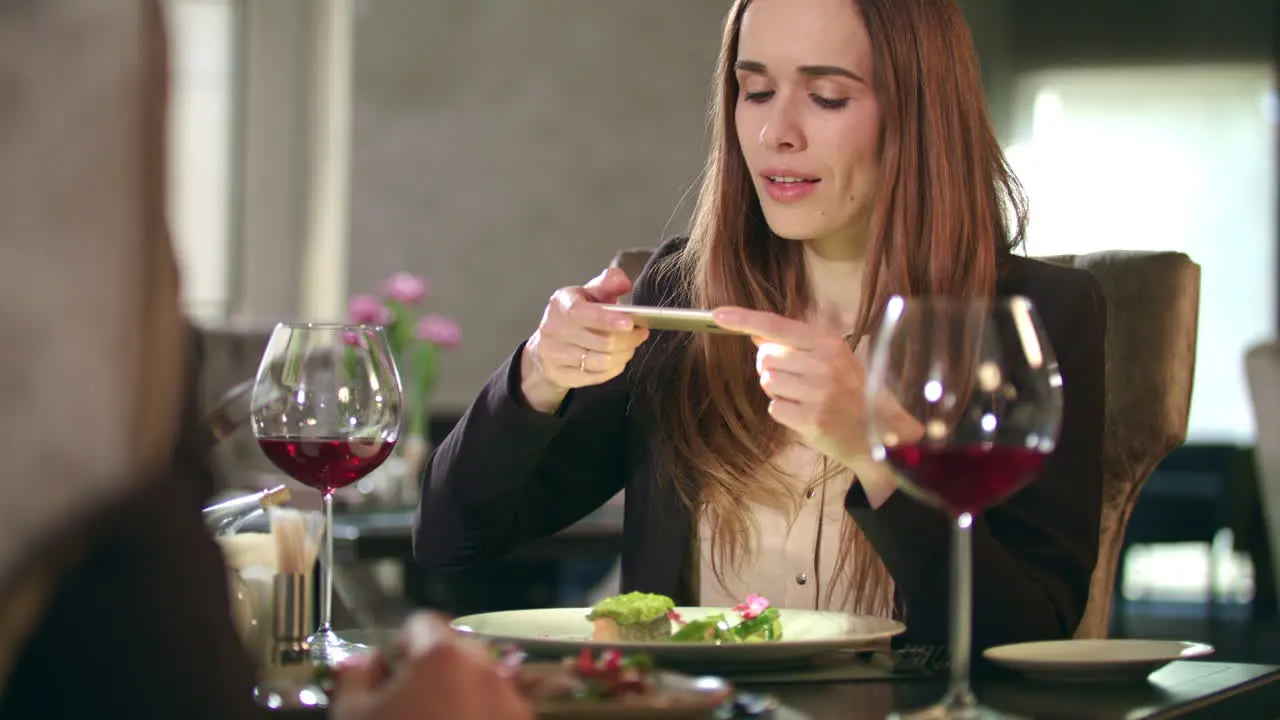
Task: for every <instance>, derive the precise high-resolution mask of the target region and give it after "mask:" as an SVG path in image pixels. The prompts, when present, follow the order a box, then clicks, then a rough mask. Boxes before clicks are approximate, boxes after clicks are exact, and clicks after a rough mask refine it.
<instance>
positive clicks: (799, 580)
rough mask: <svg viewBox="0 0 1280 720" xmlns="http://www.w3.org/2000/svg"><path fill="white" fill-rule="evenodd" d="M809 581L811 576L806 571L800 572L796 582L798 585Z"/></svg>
mask: <svg viewBox="0 0 1280 720" xmlns="http://www.w3.org/2000/svg"><path fill="white" fill-rule="evenodd" d="M807 582H809V576H808V575H805V574H804V573H800V574H799V575H796V584H797V585H803V584H805V583H807Z"/></svg>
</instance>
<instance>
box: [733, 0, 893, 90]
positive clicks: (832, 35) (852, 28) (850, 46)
mask: <svg viewBox="0 0 1280 720" xmlns="http://www.w3.org/2000/svg"><path fill="white" fill-rule="evenodd" d="M737 59H740V60H741V59H746V60H752V61H756V62H760V63H764V64H765V65H768V66H769V67H770V70H771V71H772V72H776V73H787V72H790V71H792V70H793V69H794V68H796V67H798V66H803V65H835V66H841V67H846V68H848V69H850V70H852V71H854V72H856V73H858V74H860V75H863V76H864V77H865V76H866V75H867V74H869V73H870V71H871V40H870V38H869V37H868V35H867V28H866V25H865V24H864V23H863V21H862V13H860V12H859V11H858V9H857V6H856V4H855V3H854V1H853V0H753V1H752V2H751V4H750V5H748V6H747V10H746V12H745V13H744V14H743V17H742V27H741V31H740V34H739V37H738V58H737Z"/></svg>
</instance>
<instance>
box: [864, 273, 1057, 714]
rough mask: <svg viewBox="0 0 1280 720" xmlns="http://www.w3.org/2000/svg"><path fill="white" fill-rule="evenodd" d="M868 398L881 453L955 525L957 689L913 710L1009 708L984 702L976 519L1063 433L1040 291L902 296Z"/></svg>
mask: <svg viewBox="0 0 1280 720" xmlns="http://www.w3.org/2000/svg"><path fill="white" fill-rule="evenodd" d="M866 402H867V421H868V430H869V433H870V438H869V439H870V444H871V450H872V454H873V455H874V456H875V457H876V458H877V459H878V460H881V461H884V462H887V463H888V464H889V465H890V466H891V467H892V468H893V469H894V470H895V471H896V474H897V479H898V482H899V485H900V487H902V488H903V490H904V491H906V492H909V493H910V494H912V495H913V496H915V497H916V498H918V499H921V500H923V501H924V502H926V503H928V504H931V505H933V506H935V507H937V508H939V509H940V510H941V511H942V512H944V513H946V515H947V517H948V518H949V520H950V521H951V525H952V552H951V563H952V567H951V633H950V634H951V639H950V652H951V684H950V689H949V690H948V692H947V694H946V696H945V697H943V698H942V700H941V701H940V702H939V703H938V704H937V705H935V706H932V707H929V708H925V709H923V710H918V711H915V712H913V713H908V714H906V715H903V716H901V717H904V718H917V717H918V718H966V719H972V718H1001V717H1006V716H1005V715H1003V714H1001V713H999V712H997V711H995V710H992V709H990V708H987V707H984V706H981V705H979V704H978V701H977V698H976V697H975V696H974V694H973V691H972V689H971V688H970V685H969V662H970V656H971V652H972V649H971V646H972V638H971V634H970V630H971V624H972V607H973V556H972V548H971V528H972V526H973V522H974V518H975V516H976V515H977V514H979V513H981V512H982V511H983V510H985V509H986V508H989V507H992V506H994V505H996V504H998V503H1000V502H1002V501H1004V500H1005V499H1007V498H1008V497H1010V496H1011V495H1013V494H1014V493H1015V492H1017V491H1018V490H1020V489H1022V488H1023V487H1024V486H1026V485H1027V484H1028V483H1030V482H1031V481H1032V480H1033V479H1034V478H1035V476H1036V473H1037V472H1038V471H1039V470H1040V467H1041V466H1042V465H1043V464H1044V461H1045V459H1046V458H1047V457H1048V456H1049V454H1050V453H1052V452H1053V449H1054V445H1055V443H1056V442H1057V438H1058V430H1059V426H1060V425H1061V421H1062V377H1061V375H1060V374H1059V371H1058V363H1057V361H1056V360H1055V359H1054V355H1053V350H1052V348H1051V347H1050V346H1049V341H1048V337H1047V336H1046V334H1045V332H1044V329H1043V327H1042V325H1041V322H1040V319H1039V317H1038V316H1037V314H1036V311H1035V308H1034V307H1033V306H1032V304H1031V301H1030V300H1028V299H1026V298H1023V297H1009V298H999V299H989V300H988V299H977V300H966V299H959V298H942V297H934V298H911V299H907V298H903V297H900V296H894V297H893V298H891V299H890V300H889V303H888V304H887V306H886V308H885V314H884V319H883V321H882V324H881V327H880V329H879V332H878V333H877V335H876V338H875V341H874V345H873V349H872V353H871V363H870V367H869V369H868V372H867V384H866ZM892 717H897V716H892Z"/></svg>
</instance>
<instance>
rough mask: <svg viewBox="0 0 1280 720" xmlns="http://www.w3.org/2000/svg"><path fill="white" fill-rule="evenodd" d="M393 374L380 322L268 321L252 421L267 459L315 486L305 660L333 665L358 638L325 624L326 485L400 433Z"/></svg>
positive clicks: (329, 523) (361, 471) (358, 470)
mask: <svg viewBox="0 0 1280 720" xmlns="http://www.w3.org/2000/svg"><path fill="white" fill-rule="evenodd" d="M401 406H402V398H401V389H400V376H399V373H398V371H397V370H396V365H395V360H394V359H393V358H392V355H391V351H390V348H389V346H388V345H387V338H386V334H385V333H384V332H383V329H382V328H381V327H377V326H369V325H341V324H322V323H305V324H288V323H281V324H278V325H276V327H275V330H274V331H273V332H272V333H271V340H270V342H269V343H268V344H267V349H266V352H264V353H263V356H262V362H261V364H260V365H259V367H258V375H257V378H256V379H255V382H254V388H253V403H252V407H253V411H252V415H251V418H252V425H253V434H254V437H256V438H257V440H258V445H259V447H261V448H262V452H263V454H264V455H266V456H267V459H269V460H270V461H271V462H272V463H273V464H274V465H275V466H276V467H278V468H280V469H281V470H283V471H284V472H285V473H286V474H288V475H289V476H290V477H292V478H293V479H295V480H297V481H298V482H300V483H302V484H303V485H306V486H308V487H313V488H315V489H317V490H319V491H320V495H321V498H322V502H323V504H324V531H325V541H324V554H323V557H322V559H321V563H320V570H321V581H320V586H321V596H320V624H319V627H318V628H317V629H316V631H315V633H314V634H312V635H311V636H310V637H309V638H307V642H308V644H309V646H310V650H309V652H310V656H311V659H312V660H313V661H315V662H318V663H325V664H330V665H332V664H336V663H338V662H340V661H341V660H342V659H343V658H345V657H346V656H348V655H349V654H351V652H352V651H353V650H355V649H357V648H358V647H359V646H358V645H355V644H353V643H348V642H346V641H344V640H342V639H341V638H340V637H338V636H337V635H336V634H335V633H334V632H333V624H332V623H333V493H334V492H335V491H337V490H340V489H341V488H344V487H346V486H347V485H350V484H351V483H354V482H356V481H357V480H359V479H360V478H362V477H364V476H365V475H367V474H369V472H370V471H372V470H374V469H375V468H377V467H378V466H379V465H381V464H382V463H383V461H385V460H386V459H387V457H388V456H389V455H391V451H392V450H393V449H394V448H395V445H396V440H397V439H398V438H399V435H400V421H401Z"/></svg>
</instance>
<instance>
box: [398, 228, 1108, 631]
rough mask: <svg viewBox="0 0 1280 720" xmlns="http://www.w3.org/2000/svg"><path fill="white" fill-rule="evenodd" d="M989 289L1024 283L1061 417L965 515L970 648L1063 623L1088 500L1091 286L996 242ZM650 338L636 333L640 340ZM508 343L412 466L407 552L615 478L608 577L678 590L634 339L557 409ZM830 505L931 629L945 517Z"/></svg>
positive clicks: (429, 548) (945, 541) (513, 527)
mask: <svg viewBox="0 0 1280 720" xmlns="http://www.w3.org/2000/svg"><path fill="white" fill-rule="evenodd" d="M683 247H684V241H683V240H679V239H677V240H672V241H668V242H667V243H664V244H663V245H662V247H660V248H659V249H658V251H657V252H656V253H655V256H654V259H653V260H651V261H650V263H649V265H648V267H646V269H645V271H644V272H642V273H641V275H640V277H639V279H638V280H637V282H636V287H635V291H634V298H635V300H634V301H635V303H636V304H651V305H663V304H673V303H676V302H678V299H677V298H676V296H677V293H676V292H674V291H673V289H672V288H671V287H663V286H660V283H659V280H658V279H657V278H656V276H655V274H654V273H653V272H652V268H653V264H654V262H655V261H656V260H657V259H659V258H661V257H663V256H665V255H669V254H671V253H676V252H680V251H681V250H682V248H683ZM997 292H998V294H1000V295H1023V296H1026V297H1029V298H1030V299H1031V300H1032V302H1034V303H1035V305H1036V307H1037V309H1038V310H1039V313H1040V316H1041V320H1042V322H1043V323H1044V325H1045V327H1046V330H1047V332H1048V334H1049V338H1050V342H1051V343H1052V347H1053V348H1054V349H1055V351H1056V354H1057V356H1058V362H1059V365H1060V368H1061V372H1062V376H1063V385H1064V388H1063V389H1064V396H1065V397H1064V418H1063V423H1062V432H1061V435H1060V438H1059V442H1058V446H1057V450H1056V452H1055V453H1054V454H1053V456H1052V457H1051V458H1050V459H1049V461H1048V462H1047V463H1046V465H1045V468H1044V470H1043V472H1042V474H1041V477H1040V478H1039V479H1038V480H1037V481H1036V482H1034V483H1032V484H1031V485H1029V486H1028V487H1027V488H1025V489H1024V490H1022V491H1021V492H1019V493H1018V494H1017V495H1015V496H1013V497H1012V498H1010V499H1009V500H1007V501H1006V502H1004V503H1003V504H1001V505H999V506H997V507H995V508H993V509H991V510H989V511H988V512H987V513H985V514H984V516H983V517H981V518H980V519H979V520H978V521H977V522H976V524H975V525H974V534H973V550H974V588H975V596H974V603H973V609H974V612H973V642H974V647H975V650H980V649H982V648H985V647H990V646H993V645H998V644H1003V643H1009V642H1021V641H1030V640H1044V639H1057V638H1068V637H1071V635H1072V634H1073V633H1074V632H1075V629H1076V626H1077V625H1078V624H1079V622H1080V618H1081V616H1082V615H1083V613H1084V607H1085V602H1086V600H1087V598H1088V595H1089V581H1090V576H1091V575H1092V573H1093V567H1094V564H1095V562H1096V560H1097V554H1098V528H1099V523H1100V516H1101V506H1102V428H1103V402H1104V395H1105V393H1104V379H1103V369H1104V368H1103V362H1104V358H1103V350H1104V343H1105V334H1106V306H1105V304H1104V302H1103V297H1102V292H1101V289H1100V287H1099V286H1098V284H1097V281H1096V280H1095V279H1094V278H1093V277H1092V276H1091V275H1090V274H1089V273H1087V272H1085V271H1082V270H1076V269H1072V268H1066V267H1059V266H1056V265H1050V264H1047V263H1043V262H1039V261H1036V260H1031V259H1027V258H1023V257H1017V256H1012V257H1009V258H1007V259H1006V260H1004V261H1002V267H1001V272H1000V278H999V280H998V283H997ZM663 334H664V333H654V335H655V336H658V335H663ZM655 342H656V339H655V338H654V337H651V338H650V340H648V341H647V342H646V345H651V344H653V343H655ZM656 347H657V348H661V347H662V345H658V346H656ZM522 349H523V346H521V347H520V348H517V349H516V351H515V352H514V353H513V354H512V355H511V356H510V357H509V358H508V359H507V361H506V362H505V363H504V364H503V365H502V367H500V368H499V369H498V370H497V372H496V373H494V375H493V376H492V378H491V379H490V380H489V382H488V383H487V384H486V385H485V386H484V388H483V389H482V390H481V391H480V394H479V396H478V397H477V398H476V400H475V402H474V403H473V404H472V406H471V407H470V408H469V409H468V410H467V412H466V414H465V415H464V416H463V417H462V420H461V421H460V422H459V423H458V425H457V426H456V427H455V428H454V429H453V431H452V432H451V433H450V434H449V436H448V437H447V438H446V439H445V440H444V442H443V443H441V444H440V446H439V447H438V448H437V450H436V452H435V454H434V456H433V458H432V459H431V461H430V463H429V464H428V466H427V468H426V470H425V478H424V484H423V493H422V499H421V501H420V504H419V507H418V512H417V517H416V519H415V527H414V555H415V557H416V559H417V561H418V563H419V564H421V565H422V566H423V567H424V568H426V569H427V570H429V571H458V570H465V569H468V568H471V567H476V566H478V565H479V564H480V563H482V562H485V561H488V560H492V559H496V558H497V557H500V556H501V555H504V554H506V553H507V552H509V551H510V550H511V549H512V548H513V547H516V546H518V545H520V544H521V543H524V542H527V541H529V540H532V539H535V538H540V537H544V536H547V535H550V534H552V533H555V532H558V531H559V530H561V529H563V528H565V527H567V526H569V525H571V524H572V523H574V522H576V521H578V520H579V519H581V518H582V517H584V516H585V515H587V514H588V513H590V512H591V511H593V510H595V509H596V508H598V507H599V506H600V505H602V504H603V503H604V502H605V501H607V500H608V499H609V498H611V497H613V495H615V494H616V493H617V492H618V491H619V490H623V489H625V490H626V493H627V494H626V508H625V515H624V517H625V521H624V522H625V524H624V529H623V552H622V589H623V591H630V590H643V591H647V592H655V593H662V594H665V595H668V596H671V597H672V598H674V599H675V601H676V603H677V604H693V603H694V602H695V601H696V597H697V593H696V588H694V587H691V584H692V583H691V582H690V580H689V576H690V573H689V568H690V564H691V563H696V559H695V558H692V557H691V555H692V531H693V527H694V522H693V519H692V518H691V517H689V514H688V513H687V512H686V511H684V510H683V509H682V507H681V505H680V503H679V502H678V501H677V500H676V499H675V498H674V497H672V496H671V493H670V492H669V491H664V490H662V489H660V488H659V485H658V483H657V482H656V477H655V473H654V470H653V467H652V465H651V458H650V456H649V453H648V452H647V443H648V441H649V434H650V427H649V425H650V423H651V421H650V420H647V419H646V418H648V417H650V416H649V415H647V414H646V413H642V412H637V411H636V408H635V406H633V404H632V401H633V397H632V396H633V389H636V388H638V387H643V385H642V384H641V383H644V382H649V381H651V379H652V378H648V377H645V373H646V372H647V370H646V368H649V369H651V368H652V367H653V364H652V363H648V362H637V359H639V358H640V356H641V353H637V358H636V359H633V360H632V362H631V363H630V365H629V367H628V370H627V372H625V373H623V374H622V375H620V376H619V377H617V378H615V379H613V380H611V381H609V382H606V383H604V384H602V385H599V386H594V387H587V388H581V389H578V390H574V391H572V392H571V393H570V396H569V398H567V399H566V401H565V403H564V405H563V406H562V407H561V408H560V410H559V411H558V412H557V413H555V414H547V413H541V412H538V411H536V410H533V409H531V408H530V407H528V406H527V405H526V404H525V403H524V400H523V398H522V396H521V394H520V377H519V374H520V353H521V350H522ZM642 349H643V348H642ZM654 351H655V352H661V350H660V349H658V350H654ZM634 394H635V395H636V396H637V397H636V398H634V399H637V400H638V399H642V398H640V397H639V395H640V393H639V392H636V393H634ZM845 507H846V508H847V510H848V512H849V513H850V515H852V517H853V519H854V520H855V521H856V522H857V523H858V525H859V526H860V527H861V528H862V530H863V532H864V533H865V534H866V536H867V538H868V539H869V540H870V542H871V543H872V545H873V547H875V549H876V551H877V552H878V553H879V555H880V557H881V558H882V559H883V560H884V563H885V565H886V567H887V568H888V570H889V572H890V573H891V574H892V576H893V578H894V581H895V585H896V588H897V595H898V598H897V600H898V604H899V606H900V607H905V609H906V618H905V619H906V623H907V626H908V630H907V633H906V634H905V635H904V636H903V637H902V638H900V640H899V641H900V642H906V643H911V644H926V645H945V644H946V640H947V627H948V617H949V616H948V612H947V610H948V575H949V573H948V561H949V557H950V554H949V552H948V546H949V543H950V540H949V538H950V527H949V523H948V522H947V521H946V519H945V517H944V516H943V515H942V513H940V512H938V511H936V510H934V509H933V508H929V507H926V506H924V505H921V504H919V503H918V502H917V501H915V500H913V499H912V498H910V497H909V496H908V495H907V494H906V493H903V492H896V493H894V494H893V495H892V496H891V497H890V499H889V500H887V501H886V502H885V503H884V504H883V505H882V506H881V507H880V508H879V509H876V510H872V509H871V508H870V507H869V506H868V505H867V500H866V496H865V495H864V493H863V491H862V488H861V485H859V484H857V483H854V485H853V486H852V489H851V490H850V492H849V494H848V495H847V496H846V498H845ZM693 567H696V564H694V565H693Z"/></svg>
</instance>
